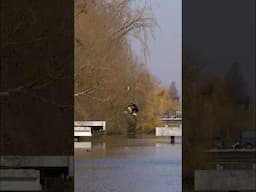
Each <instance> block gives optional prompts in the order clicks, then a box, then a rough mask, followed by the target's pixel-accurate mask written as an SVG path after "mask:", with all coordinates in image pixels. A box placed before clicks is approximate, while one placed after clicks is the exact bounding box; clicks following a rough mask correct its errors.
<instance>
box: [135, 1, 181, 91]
mask: <svg viewBox="0 0 256 192" xmlns="http://www.w3.org/2000/svg"><path fill="white" fill-rule="evenodd" d="M148 3H150V4H151V8H152V12H153V16H154V18H155V19H156V21H157V23H158V27H155V28H154V38H152V37H151V36H150V37H149V39H148V45H149V51H150V56H149V58H148V69H149V71H150V72H151V73H152V74H153V75H154V76H155V77H156V78H157V79H158V80H159V81H160V82H161V83H162V84H163V85H167V86H168V85H170V84H171V83H172V82H173V81H175V82H176V87H177V89H178V91H179V94H180V95H181V90H182V88H181V84H182V83H181V82H182V75H181V67H182V64H181V56H182V54H181V53H182V50H181V48H182V45H181V44H182V31H181V30H182V1H181V0H148ZM133 47H134V50H135V52H137V53H138V54H139V55H140V54H141V51H140V49H139V48H138V45H136V42H134V45H133Z"/></svg>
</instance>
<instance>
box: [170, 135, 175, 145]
mask: <svg viewBox="0 0 256 192" xmlns="http://www.w3.org/2000/svg"><path fill="white" fill-rule="evenodd" d="M170 139H171V144H175V136H171V137H170Z"/></svg>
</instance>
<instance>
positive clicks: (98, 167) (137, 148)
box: [75, 137, 181, 192]
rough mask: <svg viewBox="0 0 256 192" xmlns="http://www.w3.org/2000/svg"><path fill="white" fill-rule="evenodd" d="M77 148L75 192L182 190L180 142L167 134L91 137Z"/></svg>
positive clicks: (174, 191) (175, 191)
mask: <svg viewBox="0 0 256 192" xmlns="http://www.w3.org/2000/svg"><path fill="white" fill-rule="evenodd" d="M90 142H91V149H90V150H89V151H88V150H86V149H84V148H76V149H75V191H76V192H93V191H96V192H101V191H102V192H112V191H113V192H126V191H127V192H131V191H133V192H143V191H149V192H158V191H159V192H161V191H163V192H165V191H173V192H180V191H181V145H180V144H175V145H172V144H170V143H169V140H168V138H136V139H125V138H120V137H108V138H104V139H92V141H90Z"/></svg>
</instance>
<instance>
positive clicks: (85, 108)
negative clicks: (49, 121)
mask: <svg viewBox="0 0 256 192" xmlns="http://www.w3.org/2000/svg"><path fill="white" fill-rule="evenodd" d="M150 13H151V11H150V7H149V6H148V5H145V6H142V7H140V8H137V9H136V8H134V7H132V1H130V0H121V1H120V0H119V1H116V0H109V1H101V0H89V1H88V0H87V1H76V3H75V13H74V14H75V120H105V121H107V124H108V131H109V132H112V133H122V132H123V131H124V130H125V128H126V124H127V121H126V116H127V114H126V113H125V112H124V111H125V110H126V107H127V105H128V104H129V103H131V102H133V103H136V104H137V105H138V107H139V108H140V113H139V115H138V125H137V128H138V130H141V131H142V132H150V131H152V130H153V128H154V127H155V126H156V125H157V124H159V123H160V122H159V117H160V116H161V115H162V114H163V113H164V112H166V111H169V112H172V111H175V110H177V107H178V104H177V101H174V100H173V99H172V97H171V94H170V91H169V88H164V87H161V85H160V84H159V83H158V82H157V80H156V79H155V78H154V77H153V76H152V75H151V74H150V73H149V72H148V70H147V67H146V64H145V63H142V62H141V61H139V59H138V56H137V55H135V54H134V53H133V51H132V49H131V43H130V42H131V39H134V40H137V41H139V42H140V43H141V45H142V47H144V48H145V49H144V51H145V55H147V36H148V35H150V34H151V33H152V29H153V28H154V26H156V22H155V20H154V19H153V18H152V17H151V14H150Z"/></svg>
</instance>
